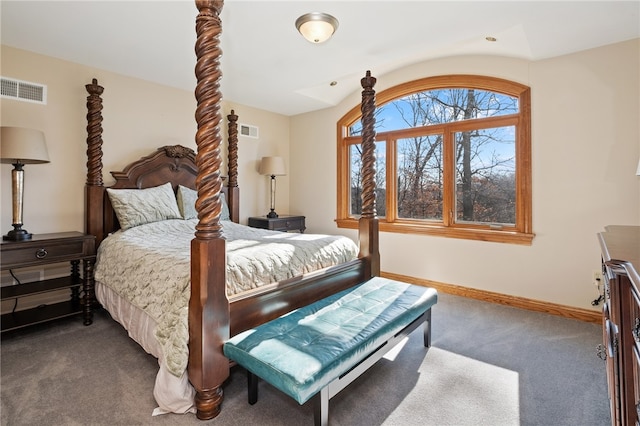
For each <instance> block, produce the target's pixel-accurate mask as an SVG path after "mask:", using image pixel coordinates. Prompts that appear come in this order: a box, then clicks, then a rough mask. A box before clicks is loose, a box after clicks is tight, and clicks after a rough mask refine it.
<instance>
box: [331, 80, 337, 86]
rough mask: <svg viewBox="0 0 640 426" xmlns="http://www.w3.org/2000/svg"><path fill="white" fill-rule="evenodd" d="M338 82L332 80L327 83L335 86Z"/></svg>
mask: <svg viewBox="0 0 640 426" xmlns="http://www.w3.org/2000/svg"><path fill="white" fill-rule="evenodd" d="M337 85H338V82H337V81H335V80H333V81H332V82H331V83H329V86H337Z"/></svg>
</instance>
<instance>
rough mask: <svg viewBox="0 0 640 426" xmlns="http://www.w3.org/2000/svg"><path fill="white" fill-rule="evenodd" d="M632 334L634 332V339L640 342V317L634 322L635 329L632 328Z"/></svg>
mask: <svg viewBox="0 0 640 426" xmlns="http://www.w3.org/2000/svg"><path fill="white" fill-rule="evenodd" d="M631 334H633V339H634V340H635V341H636V342H640V318H636V319H635V321H634V322H633V330H631Z"/></svg>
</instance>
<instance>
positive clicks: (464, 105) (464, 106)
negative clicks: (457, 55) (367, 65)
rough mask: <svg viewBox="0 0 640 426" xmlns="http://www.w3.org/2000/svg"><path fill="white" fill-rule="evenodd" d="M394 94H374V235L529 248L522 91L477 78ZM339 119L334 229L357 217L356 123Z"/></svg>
mask: <svg viewBox="0 0 640 426" xmlns="http://www.w3.org/2000/svg"><path fill="white" fill-rule="evenodd" d="M465 81H468V82H469V83H471V84H469V85H468V86H467V85H465ZM420 86H422V87H423V88H422V90H419V88H420ZM429 87H430V88H429ZM487 87H490V88H491V89H487ZM395 89H396V88H392V89H389V93H388V94H387V93H383V94H382V95H381V94H378V98H379V99H380V98H383V99H384V101H383V103H382V104H381V105H378V106H377V107H376V158H377V161H376V167H377V169H376V185H377V191H376V195H377V199H376V206H377V211H378V216H379V217H384V218H385V221H382V222H381V230H383V231H384V230H391V231H397V232H420V233H422V232H424V233H434V234H437V235H449V231H445V229H451V230H452V232H451V235H452V236H455V237H456V238H466V236H470V238H472V239H482V240H494V239H493V238H494V237H495V241H515V242H517V243H523V244H527V243H530V241H531V239H532V238H533V233H532V232H531V187H530V182H531V179H530V175H531V166H530V156H531V141H530V91H529V89H528V88H527V87H526V86H522V85H520V84H518V83H513V82H509V81H506V80H500V79H495V78H492V77H482V76H440V77H431V78H426V79H423V80H416V81H415V82H410V84H406V85H401V86H398V87H397V91H398V92H400V93H401V95H399V96H397V97H395V98H394V97H393V96H392V94H391V93H392V92H393V91H394V90H395ZM412 89H415V90H414V91H412ZM346 117H351V118H350V120H351V122H349V121H346V120H347V118H346ZM343 120H345V121H344V122H343V121H342V120H341V121H340V122H339V128H340V129H343V130H341V131H345V130H346V132H345V136H344V137H343V138H342V139H340V140H339V141H338V144H339V152H340V153H341V154H340V155H339V163H340V162H342V161H344V162H345V163H346V164H347V165H348V167H344V166H343V167H342V168H341V169H340V170H345V171H346V170H348V172H349V175H344V174H341V173H339V185H343V186H341V188H344V189H342V190H341V192H340V194H341V196H340V197H339V198H340V199H339V201H338V204H339V209H338V211H339V217H338V224H339V226H342V225H348V226H352V225H351V222H349V218H350V217H357V216H358V215H359V214H360V212H361V206H360V203H361V200H360V195H361V187H362V183H361V179H360V166H361V165H360V163H359V162H360V145H359V143H360V133H361V129H362V126H361V123H360V121H359V117H357V116H356V115H355V114H354V112H350V113H349V114H348V115H347V116H345V118H343ZM341 123H342V124H341ZM340 126H343V127H340ZM341 146H342V147H343V148H340V147H341ZM345 148H347V149H348V150H345ZM343 157H344V160H343V159H342V158H343ZM345 163H342V164H345ZM341 176H344V177H341ZM347 196H348V199H347ZM341 197H342V198H344V200H342V199H341ZM347 201H348V204H346V202H347ZM345 204H346V206H345ZM518 209H520V211H518ZM346 215H348V216H346ZM386 225H389V226H386ZM454 229H455V231H453V230H454ZM474 230H476V231H480V230H485V231H491V232H492V233H493V232H498V231H501V230H508V231H510V232H511V233H510V234H507V233H503V235H502V236H498V235H497V234H496V235H495V236H492V234H488V233H486V232H485V233H481V234H477V235H475V234H473V232H474Z"/></svg>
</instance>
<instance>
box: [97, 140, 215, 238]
mask: <svg viewBox="0 0 640 426" xmlns="http://www.w3.org/2000/svg"><path fill="white" fill-rule="evenodd" d="M111 175H112V176H113V177H114V179H115V180H116V182H115V183H114V184H113V185H112V186H111V187H110V188H114V189H144V188H151V187H154V186H159V185H163V184H165V183H167V182H170V183H171V186H172V187H173V192H174V193H175V192H176V191H177V189H178V185H182V186H186V187H188V188H191V189H196V176H197V175H198V169H197V167H196V153H195V152H194V151H193V150H192V149H191V148H187V147H185V146H182V145H167V146H163V147H160V148H158V149H157V150H156V152H154V153H153V154H151V155H148V156H146V157H142V158H140V159H139V160H137V161H134V162H133V163H131V164H129V165H128V166H126V167H125V168H124V170H122V171H118V172H111ZM222 191H223V192H224V193H225V196H226V195H227V194H226V192H227V188H226V187H223V189H222ZM103 196H104V202H103V206H104V207H103V209H104V212H103V214H104V231H105V235H108V234H109V233H110V232H114V231H117V230H118V229H119V228H120V225H119V223H118V220H117V218H116V215H115V212H114V211H113V207H112V206H111V202H110V201H109V196H108V194H107V191H104V195H103Z"/></svg>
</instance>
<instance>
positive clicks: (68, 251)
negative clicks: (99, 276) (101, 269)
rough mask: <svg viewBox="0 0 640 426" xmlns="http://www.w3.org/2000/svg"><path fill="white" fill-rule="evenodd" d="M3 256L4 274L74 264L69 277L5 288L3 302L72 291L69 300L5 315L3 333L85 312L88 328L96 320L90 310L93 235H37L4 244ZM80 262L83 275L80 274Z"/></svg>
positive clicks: (0, 321)
mask: <svg viewBox="0 0 640 426" xmlns="http://www.w3.org/2000/svg"><path fill="white" fill-rule="evenodd" d="M0 255H1V261H2V264H1V265H0V268H1V269H2V270H3V271H5V270H10V269H11V270H14V269H19V268H25V267H33V266H43V265H48V264H53V263H61V262H70V263H71V273H70V274H69V275H68V276H65V277H60V278H51V279H46V280H42V281H35V282H29V283H22V284H16V285H9V286H3V287H2V289H1V293H2V300H6V299H19V298H21V297H26V296H31V295H34V294H40V293H46V292H50V291H54V290H60V289H65V288H68V289H70V290H71V297H70V300H68V301H64V302H60V303H53V304H50V305H44V306H39V307H36V308H31V309H25V310H21V311H15V312H12V313H8V314H4V315H2V318H1V319H0V328H1V330H2V332H3V333H4V332H5V331H9V330H14V329H17V328H22V327H26V326H27V325H30V324H37V323H41V322H45V321H50V320H53V319H57V318H63V317H68V316H71V315H76V314H79V313H83V318H84V324H85V325H89V324H91V322H92V321H93V313H92V311H91V308H92V304H93V300H94V293H93V289H94V281H93V265H94V263H95V237H94V236H93V235H86V234H83V233H81V232H61V233H55V234H39V235H34V236H33V238H32V239H31V240H27V241H2V243H1V244H0ZM81 261H82V267H83V270H82V276H81V275H80V262H81ZM83 277H84V278H83ZM81 290H82V296H81Z"/></svg>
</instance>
